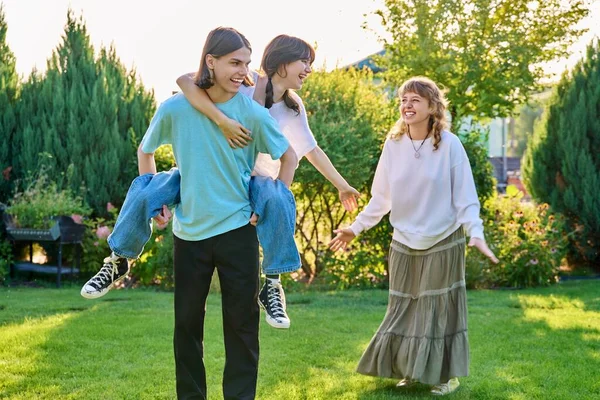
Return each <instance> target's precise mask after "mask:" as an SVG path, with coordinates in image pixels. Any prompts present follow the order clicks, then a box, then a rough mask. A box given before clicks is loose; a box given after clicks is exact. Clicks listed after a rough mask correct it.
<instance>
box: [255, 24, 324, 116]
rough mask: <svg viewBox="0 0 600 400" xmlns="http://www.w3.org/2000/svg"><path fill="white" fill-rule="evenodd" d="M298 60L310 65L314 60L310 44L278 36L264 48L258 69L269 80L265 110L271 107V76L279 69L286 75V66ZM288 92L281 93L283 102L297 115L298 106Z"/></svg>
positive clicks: (286, 36) (297, 39)
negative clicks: (308, 62) (306, 61)
mask: <svg viewBox="0 0 600 400" xmlns="http://www.w3.org/2000/svg"><path fill="white" fill-rule="evenodd" d="M298 60H310V63H311V64H312V62H313V61H314V60H315V49H313V47H312V46H311V45H310V44H308V43H306V42H305V41H304V40H302V39H299V38H297V37H294V36H288V35H279V36H277V37H275V38H274V39H273V40H271V42H270V43H269V44H268V45H267V47H265V52H264V54H263V58H262V61H261V63H260V68H261V70H262V71H263V72H264V73H265V74H266V75H267V77H268V78H269V80H268V82H267V88H266V95H267V96H266V98H265V107H266V108H271V106H272V105H273V83H272V82H271V78H272V77H273V75H275V74H276V73H277V71H278V70H279V67H283V69H284V71H286V74H287V70H286V69H285V66H286V64H289V63H292V62H294V61H298ZM288 92H289V90H286V91H285V92H284V93H283V101H284V102H285V105H286V106H287V107H288V108H290V109H292V110H294V111H296V113H297V114H299V113H300V106H299V105H298V103H296V101H295V100H294V99H292V97H291V96H290V94H289V93H288Z"/></svg>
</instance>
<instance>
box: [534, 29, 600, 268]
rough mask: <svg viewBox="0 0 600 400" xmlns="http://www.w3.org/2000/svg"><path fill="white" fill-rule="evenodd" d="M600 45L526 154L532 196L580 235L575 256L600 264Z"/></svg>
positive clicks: (592, 48)
mask: <svg viewBox="0 0 600 400" xmlns="http://www.w3.org/2000/svg"><path fill="white" fill-rule="evenodd" d="M599 146H600V42H599V41H598V40H596V41H595V42H593V43H592V44H590V45H589V46H588V49H587V56H586V57H585V59H583V60H581V61H580V62H579V63H578V64H577V65H576V66H575V68H574V69H573V71H572V72H571V73H570V74H569V73H565V74H564V75H563V77H562V79H561V81H560V83H559V84H558V87H557V88H556V91H555V93H554V97H553V100H552V103H551V105H550V107H549V108H548V110H547V113H546V116H545V120H544V123H543V124H542V125H541V126H540V127H539V129H537V130H536V132H535V133H534V137H533V140H532V143H531V145H530V146H528V149H527V152H526V154H525V160H524V165H523V174H524V178H525V179H524V180H525V184H526V185H527V187H528V189H529V191H530V192H531V194H532V196H533V197H534V198H535V199H536V200H539V201H544V202H548V203H549V204H550V205H551V206H552V207H553V208H554V209H555V210H557V211H559V212H561V213H563V214H564V215H566V216H567V218H568V220H569V221H570V225H571V228H572V229H573V230H574V231H576V234H575V235H574V236H573V238H574V240H573V241H572V243H571V244H572V246H571V252H570V253H571V256H573V257H574V258H575V259H576V260H577V261H583V262H585V263H588V264H589V265H595V266H598V265H600V196H598V188H600V153H599V152H598V148H599Z"/></svg>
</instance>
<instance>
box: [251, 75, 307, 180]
mask: <svg viewBox="0 0 600 400" xmlns="http://www.w3.org/2000/svg"><path fill="white" fill-rule="evenodd" d="M252 79H253V80H254V82H256V81H258V72H252ZM255 89H256V87H255V86H243V85H242V87H241V88H240V93H242V94H244V95H246V96H248V97H250V98H253V96H254V90H255ZM289 93H290V96H291V97H292V98H293V99H294V100H295V101H296V103H298V106H299V107H300V114H296V112H295V111H294V110H292V109H290V108H288V107H287V106H286V105H285V102H284V101H283V100H282V101H280V102H277V103H274V104H273V105H272V106H271V108H270V109H269V114H271V116H272V117H273V118H274V119H275V121H277V123H278V125H279V130H280V131H281V133H283V135H284V136H285V137H286V138H287V140H288V141H289V142H290V146H292V149H294V151H295V152H296V155H297V156H298V162H300V160H301V159H302V157H304V156H305V155H306V154H308V153H310V152H311V151H312V150H313V149H314V148H315V147H317V141H316V140H315V136H314V135H313V133H312V131H311V130H310V127H309V126H308V119H307V117H306V109H305V108H304V104H303V103H302V99H300V97H299V96H298V95H297V94H296V93H295V92H293V91H291V90H290V91H289ZM280 166H281V161H279V160H273V159H271V156H270V155H268V154H263V153H259V154H258V157H257V159H256V164H255V165H254V174H255V175H262V176H270V177H271V178H273V179H276V178H277V175H279V167H280Z"/></svg>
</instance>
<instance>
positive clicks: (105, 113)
mask: <svg viewBox="0 0 600 400" xmlns="http://www.w3.org/2000/svg"><path fill="white" fill-rule="evenodd" d="M154 109H155V102H154V95H153V93H152V92H148V91H146V90H145V89H144V87H143V85H142V83H141V82H140V80H139V78H138V77H137V74H136V72H135V70H132V71H128V70H127V69H126V68H125V67H124V66H123V64H122V63H121V61H120V60H119V58H118V57H117V55H116V51H115V49H114V47H112V46H111V47H109V48H101V49H100V51H99V54H98V55H97V56H96V55H95V53H94V48H93V47H92V45H91V43H90V37H89V35H88V33H87V29H86V26H85V23H84V21H83V19H82V18H81V17H80V18H76V17H75V16H74V15H73V12H72V11H70V10H69V12H68V14H67V23H66V26H65V31H64V34H63V37H62V42H61V43H60V44H59V45H58V47H57V48H56V49H55V50H54V52H53V54H52V56H51V57H50V59H49V60H48V62H47V70H46V73H45V74H44V75H41V74H38V73H37V72H36V71H33V73H32V74H31V75H30V76H29V79H28V81H27V82H26V83H25V84H24V85H23V88H22V96H21V100H20V102H19V104H18V120H19V125H18V129H17V132H16V135H15V137H14V140H13V149H12V153H13V166H14V169H13V170H14V171H15V173H16V177H18V178H22V177H24V176H26V175H27V173H28V171H33V170H35V169H36V168H37V167H38V164H39V161H38V160H39V158H40V154H41V153H47V154H51V155H52V159H51V160H50V161H49V162H48V161H47V162H46V164H47V165H48V167H49V169H48V171H53V172H52V173H53V175H52V176H50V179H51V180H53V181H55V182H64V183H65V184H68V185H69V186H70V187H71V189H73V190H75V191H78V190H79V188H80V187H81V186H83V187H85V190H86V192H85V199H86V201H87V203H88V204H89V205H90V206H92V207H93V208H94V210H95V211H96V212H97V213H100V214H102V213H105V205H106V203H107V202H114V203H117V204H118V203H119V202H120V201H121V200H122V199H123V197H124V194H125V193H126V191H127V188H128V186H129V184H130V182H131V180H132V179H133V178H134V177H135V176H136V174H137V169H136V158H135V149H136V147H137V144H138V143H139V141H140V140H141V137H142V136H143V133H144V132H145V130H146V128H147V126H148V122H149V120H150V118H151V117H152V114H153V112H154ZM70 165H74V166H75V168H74V169H73V174H72V176H70V179H69V180H68V182H66V180H65V179H64V174H65V172H66V171H67V170H68V168H69V166H70Z"/></svg>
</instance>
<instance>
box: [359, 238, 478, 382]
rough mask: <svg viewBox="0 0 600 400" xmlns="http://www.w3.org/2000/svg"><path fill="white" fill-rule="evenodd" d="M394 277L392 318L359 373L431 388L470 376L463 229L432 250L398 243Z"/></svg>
mask: <svg viewBox="0 0 600 400" xmlns="http://www.w3.org/2000/svg"><path fill="white" fill-rule="evenodd" d="M389 271H390V294H389V303H388V308H387V312H386V315H385V318H384V320H383V322H382V323H381V326H380V327H379V329H378V331H377V333H376V334H375V336H374V337H373V339H371V343H369V346H368V347H367V349H366V350H365V352H364V354H363V356H362V357H361V359H360V362H359V364H358V368H357V371H358V372H359V373H361V374H365V375H372V376H380V377H388V378H398V379H402V378H411V379H414V380H417V381H419V382H422V383H426V384H431V385H435V384H438V383H441V382H447V381H448V380H449V379H450V378H454V377H459V376H467V375H468V374H469V339H468V335H467V297H466V294H467V293H466V288H465V235H464V232H463V229H462V228H460V229H458V230H457V231H456V232H454V233H453V234H451V235H450V236H449V237H447V238H446V239H444V240H442V241H441V242H439V243H438V244H436V245H435V246H433V247H432V248H430V249H427V250H413V249H411V248H409V247H407V246H405V245H403V244H401V243H399V242H397V241H395V240H394V241H392V245H391V248H390V261H389Z"/></svg>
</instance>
